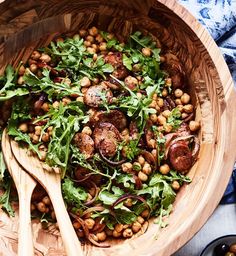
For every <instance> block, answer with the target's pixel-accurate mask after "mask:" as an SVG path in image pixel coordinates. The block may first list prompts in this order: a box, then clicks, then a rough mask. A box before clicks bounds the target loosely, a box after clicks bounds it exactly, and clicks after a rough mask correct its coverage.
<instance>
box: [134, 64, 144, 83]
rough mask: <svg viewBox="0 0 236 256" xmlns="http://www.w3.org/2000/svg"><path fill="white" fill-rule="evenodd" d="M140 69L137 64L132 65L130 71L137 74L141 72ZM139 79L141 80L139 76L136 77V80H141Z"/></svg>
mask: <svg viewBox="0 0 236 256" xmlns="http://www.w3.org/2000/svg"><path fill="white" fill-rule="evenodd" d="M141 68H142V66H141V64H139V63H138V64H134V65H133V67H132V71H133V72H139V71H141ZM139 78H141V77H140V76H138V77H137V79H138V80H141V79H139Z"/></svg>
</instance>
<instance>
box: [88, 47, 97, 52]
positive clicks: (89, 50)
mask: <svg viewBox="0 0 236 256" xmlns="http://www.w3.org/2000/svg"><path fill="white" fill-rule="evenodd" d="M87 52H88V53H90V54H94V53H96V50H95V49H94V48H93V47H87Z"/></svg>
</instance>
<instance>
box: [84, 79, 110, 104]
mask: <svg viewBox="0 0 236 256" xmlns="http://www.w3.org/2000/svg"><path fill="white" fill-rule="evenodd" d="M112 96H113V95H112V92H111V90H110V89H109V88H108V87H107V86H106V85H105V84H100V85H94V86H91V87H89V88H88V90H87V91H86V92H85V94H84V103H85V104H86V105H88V106H90V107H95V108H97V107H99V106H100V105H102V103H103V102H104V100H106V102H107V103H109V102H110V101H111V99H112Z"/></svg>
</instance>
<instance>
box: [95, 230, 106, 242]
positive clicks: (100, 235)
mask: <svg viewBox="0 0 236 256" xmlns="http://www.w3.org/2000/svg"><path fill="white" fill-rule="evenodd" d="M96 236H97V238H98V241H101V242H103V241H105V240H106V238H107V235H106V232H105V231H102V232H100V233H97V234H96Z"/></svg>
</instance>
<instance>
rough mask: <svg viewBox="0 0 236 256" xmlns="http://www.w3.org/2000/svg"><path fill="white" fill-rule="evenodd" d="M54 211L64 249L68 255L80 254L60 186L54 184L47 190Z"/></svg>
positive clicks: (80, 250)
mask: <svg viewBox="0 0 236 256" xmlns="http://www.w3.org/2000/svg"><path fill="white" fill-rule="evenodd" d="M48 193H49V196H50V199H51V202H52V205H53V207H54V211H55V214H56V219H57V222H58V226H59V228H60V233H61V236H62V240H63V243H64V246H65V250H66V252H67V255H68V256H82V255H83V251H82V248H81V244H80V242H79V239H78V237H77V235H76V233H75V230H74V228H73V226H72V224H71V220H70V217H69V215H68V212H67V210H66V207H65V203H64V201H63V198H62V196H61V187H60V186H57V187H56V186H54V188H53V189H50V190H49V191H48Z"/></svg>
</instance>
